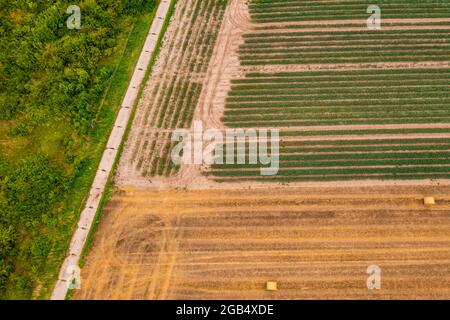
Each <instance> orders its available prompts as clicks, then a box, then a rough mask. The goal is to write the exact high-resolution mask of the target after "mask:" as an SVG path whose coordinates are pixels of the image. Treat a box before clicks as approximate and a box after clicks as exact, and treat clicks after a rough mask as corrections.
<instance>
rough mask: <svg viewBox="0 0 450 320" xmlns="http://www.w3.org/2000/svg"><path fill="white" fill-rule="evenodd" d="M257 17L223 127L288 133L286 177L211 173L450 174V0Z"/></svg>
mask: <svg viewBox="0 0 450 320" xmlns="http://www.w3.org/2000/svg"><path fill="white" fill-rule="evenodd" d="M368 4H377V5H379V6H380V7H381V8H382V19H383V20H382V21H386V23H384V22H382V28H381V30H369V29H368V28H367V27H366V26H365V20H364V15H365V17H366V18H367V17H368V14H367V13H366V11H365V10H363V9H364V8H367V6H368ZM249 12H250V16H251V19H252V21H253V23H254V25H253V28H251V29H250V30H248V31H247V32H246V33H245V34H243V42H242V44H241V45H240V46H239V49H238V54H239V59H240V64H241V69H242V71H243V72H244V75H243V76H240V77H238V78H235V79H233V80H232V81H231V88H230V90H229V92H228V96H227V98H226V100H225V109H224V111H223V115H222V117H221V120H222V121H223V123H224V124H225V125H226V126H227V127H230V128H276V129H279V130H280V135H281V144H280V151H279V156H280V170H279V172H278V174H277V175H276V176H272V177H264V176H261V175H260V171H259V165H248V164H247V165H245V164H239V165H237V164H236V165H229V164H227V165H222V164H220V165H213V166H212V168H211V170H208V171H207V172H206V175H207V176H208V177H213V179H214V180H215V181H218V182H227V181H228V182H230V181H252V180H254V181H259V182H262V181H271V182H309V181H338V180H421V179H448V178H450V157H449V155H450V153H449V152H450V148H449V147H450V144H448V141H449V140H448V139H449V137H450V135H449V134H450V125H449V123H450V109H449V108H450V65H449V62H450V21H449V20H448V16H449V14H450V8H449V2H448V1H389V2H387V1H381V2H377V3H375V1H372V2H370V3H365V2H364V3H362V2H361V1H332V2H330V1H264V0H253V1H251V2H250V5H249ZM357 12H358V14H357ZM350 18H351V19H350ZM419 18H420V19H419ZM348 19H350V20H348ZM325 20H326V21H325ZM293 21H297V23H294V22H293ZM302 22H303V23H302Z"/></svg>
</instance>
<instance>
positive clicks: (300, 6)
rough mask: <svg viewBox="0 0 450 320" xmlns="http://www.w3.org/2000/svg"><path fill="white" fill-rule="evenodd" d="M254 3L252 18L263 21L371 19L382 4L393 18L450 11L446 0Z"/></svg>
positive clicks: (443, 14) (268, 0)
mask: <svg viewBox="0 0 450 320" xmlns="http://www.w3.org/2000/svg"><path fill="white" fill-rule="evenodd" d="M250 2H251V3H250V6H249V7H250V13H251V15H252V18H253V19H254V20H255V21H256V22H260V23H274V22H277V23H280V22H297V21H321V20H354V19H367V14H366V10H367V7H368V6H369V5H377V6H380V7H382V10H383V16H384V17H385V18H390V19H392V18H402V19H406V18H440V17H448V12H449V10H450V4H449V2H448V1H446V0H368V1H358V0H356V1H355V0H344V1H330V0H328V1H327V0H320V1H311V0H306V1H301V0H297V1H292V0H275V1H272V0H251V1H250Z"/></svg>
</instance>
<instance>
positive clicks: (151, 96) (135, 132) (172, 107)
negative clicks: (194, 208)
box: [122, 0, 227, 177]
mask: <svg viewBox="0 0 450 320" xmlns="http://www.w3.org/2000/svg"><path fill="white" fill-rule="evenodd" d="M226 4H227V1H226V0H189V1H179V2H177V8H176V11H175V14H174V17H173V20H174V21H173V23H172V24H171V25H170V26H169V29H168V31H167V36H166V42H165V45H164V46H163V48H162V50H161V52H160V55H159V60H158V64H157V65H156V68H155V71H154V72H153V73H152V76H151V79H150V83H152V86H149V87H148V89H147V91H146V92H145V93H144V96H143V98H142V100H141V103H140V105H139V107H138V111H137V114H136V117H135V120H134V123H133V128H132V130H131V133H130V137H129V139H128V144H129V145H128V146H127V148H128V149H127V150H126V154H125V155H124V157H123V161H122V163H123V164H124V167H125V168H124V169H123V174H124V175H127V176H128V175H133V174H137V175H142V176H144V177H151V176H155V175H160V176H169V175H171V174H174V173H175V172H176V171H177V168H176V167H175V166H174V165H173V163H172V161H171V160H170V150H171V148H172V147H173V144H172V143H171V142H170V134H171V132H172V131H173V130H174V129H176V128H190V126H191V123H192V119H193V116H194V111H195V107H196V105H197V104H198V101H199V96H200V92H201V90H202V85H203V79H204V77H205V74H206V71H207V68H208V65H209V61H210V58H211V55H212V51H213V48H214V44H215V40H216V38H217V33H218V30H219V27H220V24H221V21H222V18H223V14H224V10H225V7H226Z"/></svg>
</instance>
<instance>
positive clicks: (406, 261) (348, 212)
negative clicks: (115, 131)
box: [73, 0, 450, 299]
mask: <svg viewBox="0 0 450 320" xmlns="http://www.w3.org/2000/svg"><path fill="white" fill-rule="evenodd" d="M371 4H373V5H378V6H380V7H381V9H382V28H381V29H380V30H368V28H367V18H368V16H369V15H370V14H369V13H367V7H368V6H369V5H371ZM196 122H202V123H203V126H204V129H218V130H219V131H220V132H223V131H225V130H226V129H238V128H239V129H276V130H279V135H280V143H279V146H280V148H279V153H278V156H279V161H280V162H279V170H278V173H277V174H276V175H272V176H263V175H261V173H260V167H261V165H260V164H245V163H244V164H213V165H205V164H195V165H187V164H182V165H174V164H173V162H172V161H171V157H170V153H171V151H172V149H173V147H174V143H173V142H171V135H172V133H173V132H174V130H175V129H179V128H182V129H186V130H187V131H189V132H193V131H194V126H195V123H196ZM247 142H248V143H247V145H245V148H246V150H247V153H246V155H247V156H248V157H249V156H250V155H251V154H250V152H249V151H248V150H249V149H248V148H247V147H248V146H249V143H250V142H249V141H247ZM223 143H224V146H226V142H223ZM235 159H236V157H235ZM449 181H450V7H449V1H438V0H430V1H418V0H393V1H385V0H380V1H372V0H370V1H364V2H363V1H357V0H346V1H328V0H317V1H311V0H285V1H282V0H274V1H271V0H226V1H225V0H223V1H222V0H185V1H177V2H176V6H175V10H174V13H173V17H172V20H171V22H170V24H169V26H168V29H167V33H166V36H165V39H164V41H163V43H162V47H161V50H160V53H159V56H158V59H157V60H156V63H155V66H154V68H153V70H152V72H151V74H150V75H149V79H148V82H147V84H146V88H145V90H144V92H143V94H142V97H141V99H140V102H139V103H138V105H137V107H136V112H135V117H134V120H133V122H132V124H131V129H130V132H129V135H128V138H127V140H126V142H125V145H124V150H123V153H122V156H121V159H120V161H119V165H118V168H117V171H116V174H115V176H114V182H115V188H114V189H113V192H112V196H111V198H110V199H109V201H108V202H107V203H106V206H105V208H104V210H103V215H102V217H101V219H100V222H99V224H98V230H97V232H96V234H95V236H94V237H93V240H92V247H91V249H90V251H89V253H88V254H87V256H86V258H85V265H84V268H83V270H82V284H83V285H82V289H81V290H80V291H77V292H75V293H74V295H73V298H75V299H314V298H316V299H338V298H356V299H418V298H425V299H443V298H444V299H448V298H449V297H450V273H449V271H450V269H449V268H448V265H449V261H450V237H449V235H450V227H449V226H450V220H449V219H450V217H449V214H448V210H449V209H450V207H449V206H450V198H449V196H448V194H449V191H450V189H449V188H448V187H447V185H448V182H449ZM425 196H434V197H435V199H436V204H435V205H434V206H432V207H427V206H426V205H424V197H425ZM372 264H376V265H380V266H381V267H382V269H383V290H379V291H370V290H368V289H367V286H366V279H367V273H366V270H367V267H368V266H369V265H372ZM268 280H275V281H277V282H278V287H279V288H278V291H276V292H268V291H266V290H265V284H266V281H268Z"/></svg>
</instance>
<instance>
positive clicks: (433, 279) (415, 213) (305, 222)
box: [75, 187, 450, 299]
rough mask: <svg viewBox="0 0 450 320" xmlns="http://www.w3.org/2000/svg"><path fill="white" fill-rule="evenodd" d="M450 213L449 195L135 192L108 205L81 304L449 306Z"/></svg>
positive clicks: (449, 190) (425, 191) (402, 191)
mask: <svg viewBox="0 0 450 320" xmlns="http://www.w3.org/2000/svg"><path fill="white" fill-rule="evenodd" d="M425 195H434V196H435V197H436V199H437V203H436V206H434V207H432V208H426V207H425V206H424V205H423V202H422V201H423V197H424V196H425ZM449 212H450V187H445V188H444V187H441V188H435V187H429V188H425V187H416V188H411V187H396V188H388V187H381V188H379V187H372V188H328V189H326V190H324V189H317V188H302V189H293V188H289V189H288V188H280V189H260V190H251V191H248V192H242V191H233V190H216V191H214V190H202V191H194V192H193V191H181V190H179V191H175V190H167V191H154V192H149V191H139V190H135V189H131V188H129V189H127V190H124V191H122V192H120V193H117V194H116V195H115V196H114V197H113V199H112V200H111V201H110V202H109V203H108V205H107V208H106V210H105V213H104V215H103V217H102V220H101V222H100V225H99V228H98V232H97V234H96V236H95V238H94V242H93V247H92V250H91V252H90V253H89V255H88V258H87V264H86V266H85V267H84V269H83V271H82V290H81V291H79V292H77V293H76V295H75V298H76V299H336V298H342V299H351V298H357V299H387V298H390V299H419V298H427V299H450V213H449ZM369 265H378V266H379V267H380V268H381V272H382V273H381V289H380V290H368V289H367V285H366V281H367V277H368V274H366V270H367V268H368V266H369ZM268 280H275V281H277V282H278V288H279V290H278V291H276V292H267V291H265V290H264V289H265V283H266V281H268Z"/></svg>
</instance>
